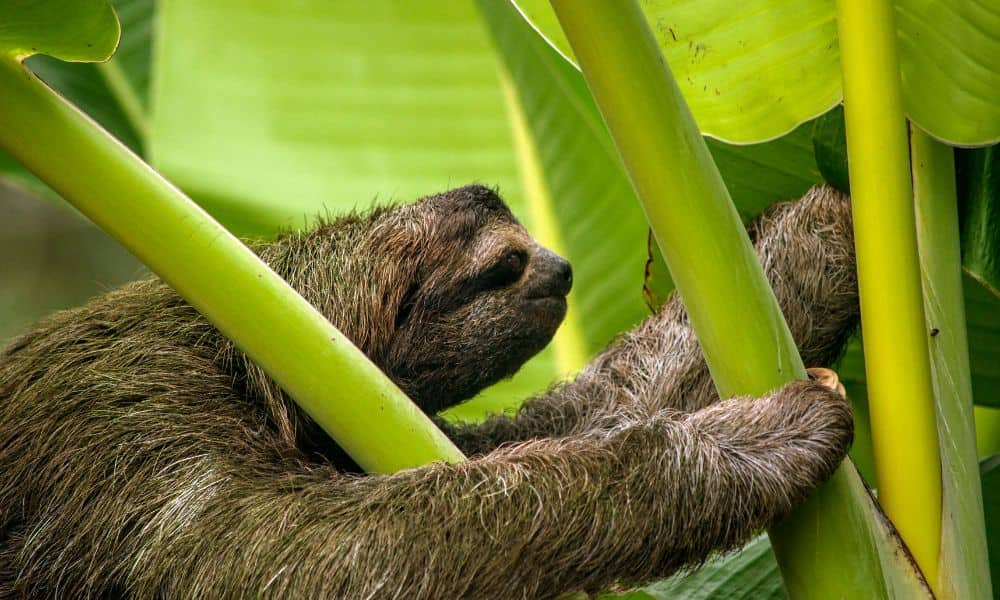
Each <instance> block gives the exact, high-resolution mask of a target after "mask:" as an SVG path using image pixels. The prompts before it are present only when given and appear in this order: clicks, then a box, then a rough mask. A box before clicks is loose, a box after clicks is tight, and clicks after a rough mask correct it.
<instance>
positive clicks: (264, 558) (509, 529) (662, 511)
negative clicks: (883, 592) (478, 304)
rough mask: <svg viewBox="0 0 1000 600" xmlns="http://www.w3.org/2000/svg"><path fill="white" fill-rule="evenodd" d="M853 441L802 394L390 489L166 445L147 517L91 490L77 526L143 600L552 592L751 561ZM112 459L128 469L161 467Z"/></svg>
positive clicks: (600, 429) (660, 421)
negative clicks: (736, 557) (748, 546)
mask: <svg viewBox="0 0 1000 600" xmlns="http://www.w3.org/2000/svg"><path fill="white" fill-rule="evenodd" d="M234 417H235V415H234ZM201 420H202V419H200V418H199V419H196V421H201ZM169 421H170V422H171V426H172V427H174V428H175V431H177V429H176V428H178V427H184V425H183V424H180V423H178V422H177V415H173V416H171V417H170V419H169ZM225 421H227V422H228V420H225ZM237 421H238V419H235V418H234V419H233V420H232V422H233V423H234V424H235V423H236V422H237ZM219 424H220V426H222V424H223V420H221V419H220V423H219ZM191 427H192V435H197V436H198V438H199V439H203V438H204V434H203V433H201V434H197V433H195V431H194V428H196V427H200V424H199V423H197V422H192V424H191ZM851 435H852V433H851V416H850V408H849V407H848V405H847V404H846V402H844V401H843V399H842V398H840V397H839V396H838V395H837V394H835V393H833V392H831V391H830V390H828V389H827V388H824V387H823V386H821V385H819V384H817V383H814V382H807V381H806V382H795V383H792V384H789V385H788V386H786V387H784V388H782V389H781V390H779V391H777V392H775V393H773V394H771V395H769V396H767V397H765V398H763V399H759V400H757V399H749V398H737V399H731V400H727V401H725V402H720V403H717V404H715V405H713V406H711V407H707V408H705V409H703V410H700V411H697V412H694V413H690V414H687V415H683V416H681V417H680V418H678V416H677V415H676V414H667V413H662V414H654V415H652V416H651V417H649V416H646V415H640V416H639V417H637V418H634V419H632V418H629V417H628V416H625V417H622V416H621V415H619V416H618V417H617V418H616V419H614V420H609V421H608V422H606V423H603V424H601V423H598V424H596V426H595V427H594V428H592V429H591V430H590V431H588V432H586V433H583V434H577V435H570V436H566V437H564V438H561V439H544V440H532V441H528V442H523V443H521V444H516V445H511V446H508V447H505V448H502V449H499V450H497V451H495V452H493V453H490V454H489V455H485V456H481V457H478V458H476V459H473V460H470V461H468V462H466V463H461V464H452V465H448V464H444V463H436V464H433V465H430V466H427V467H422V468H416V469H410V470H406V471H403V472H400V473H397V474H394V475H388V476H369V477H355V476H347V475H344V474H340V473H337V472H336V471H334V470H332V469H330V468H328V467H326V466H323V465H315V464H306V463H304V462H298V461H297V459H294V458H291V459H285V460H277V459H275V457H274V455H273V454H272V451H271V450H268V449H267V447H266V445H264V444H259V443H253V444H248V445H240V446H239V447H235V446H234V447H232V448H216V447H210V448H205V447H201V448H197V449H192V448H187V449H185V450H184V451H183V452H181V453H177V452H174V451H172V450H171V449H170V448H160V449H159V454H158V463H159V465H160V467H161V470H160V471H159V472H158V473H157V476H158V477H159V478H160V479H161V480H162V481H164V482H166V483H167V484H168V485H165V486H164V487H163V488H162V490H161V492H160V494H158V495H156V496H155V497H153V498H151V499H149V498H147V499H146V500H147V503H146V504H143V505H141V507H139V508H141V510H136V511H135V512H134V513H133V512H132V509H131V508H130V506H131V505H130V504H129V501H130V494H131V493H134V491H135V490H133V491H130V490H132V488H130V486H128V485H125V486H115V485H107V486H96V487H95V488H94V489H93V492H92V493H93V494H94V496H96V497H94V498H92V503H91V504H90V508H82V509H81V512H80V513H79V514H77V515H74V516H66V518H69V519H73V518H78V519H81V520H82V522H83V523H86V524H88V525H89V527H88V529H92V528H94V527H97V528H98V529H97V530H98V531H100V533H101V537H102V542H103V543H104V544H113V543H120V544H125V545H127V548H122V549H117V550H118V551H115V549H111V548H103V549H104V550H111V553H110V554H108V555H106V556H116V557H125V560H126V561H128V564H122V565H117V566H116V567H117V568H116V569H115V571H114V573H116V574H119V575H121V576H122V577H123V580H124V581H122V582H121V583H120V584H119V585H120V586H121V588H120V589H122V590H124V591H127V592H129V593H131V594H134V595H137V596H140V597H146V596H149V597H152V596H160V595H162V596H167V597H220V598H228V597H261V596H267V597H270V596H274V597H331V598H363V597H365V598H367V597H386V598H388V597H405V598H410V597H414V598H431V597H433V598H459V597H463V598H465V597H468V598H508V597H527V598H536V597H538V598H541V597H553V596H556V595H558V594H559V593H561V592H566V591H569V590H574V589H587V590H595V589H599V588H601V587H603V586H607V585H609V584H611V583H613V582H615V581H627V582H638V581H644V580H648V579H650V578H653V577H663V576H666V575H667V574H669V573H671V572H673V571H676V570H677V569H678V568H680V567H681V566H683V565H685V564H691V563H698V562H700V561H703V560H704V559H705V558H706V557H707V556H708V554H709V553H710V552H711V551H712V550H715V549H729V548H735V547H738V546H739V545H740V544H742V543H744V542H745V541H746V540H747V539H749V537H750V536H752V535H753V534H754V533H756V532H757V531H759V530H760V529H761V528H763V527H765V526H766V525H768V524H769V523H770V522H771V521H773V520H774V519H776V518H779V517H781V516H782V515H784V514H786V513H787V512H788V511H789V510H790V509H791V508H792V507H793V506H794V505H795V504H796V503H798V502H800V501H801V500H802V499H803V498H804V497H805V496H806V495H807V494H808V493H809V491H810V490H812V489H813V488H814V487H815V486H817V485H818V484H819V483H821V482H822V481H823V480H825V479H826V478H827V477H829V476H830V474H831V473H832V472H833V470H834V469H835V468H836V466H837V465H838V463H839V462H840V461H841V460H842V458H843V456H844V453H845V451H846V448H847V446H848V444H849V443H850V439H851ZM215 437H216V438H217V439H228V440H234V439H236V438H238V437H240V433H239V432H238V431H235V430H234V431H233V432H230V433H229V434H228V435H226V434H224V435H222V436H215ZM118 452H120V456H119V457H118V458H117V459H116V462H117V463H118V464H120V465H121V468H127V465H128V464H129V463H130V461H132V460H135V461H136V464H145V463H148V462H149V461H148V458H149V457H148V455H140V454H138V453H137V452H135V451H133V450H132V449H130V448H129V447H127V446H126V447H123V448H121V449H120V450H119V451H118ZM133 452H135V453H134V454H133ZM137 489H140V490H141V489H142V488H141V486H140V487H139V488H137ZM140 500H141V499H140ZM108 507H117V508H118V510H107V508H108ZM126 524H127V525H126ZM124 527H128V528H127V529H124ZM119 529H120V530H121V532H122V533H123V535H121V536H116V535H114V534H115V532H118V531H119ZM116 540H117V542H116ZM123 550H124V551H123ZM90 551H92V552H98V551H99V550H98V549H96V548H90ZM66 558H67V559H73V558H74V557H72V556H69V557H66ZM87 561H88V558H87V557H86V556H82V557H76V560H75V561H74V562H75V564H83V565H86V564H87ZM100 563H101V559H97V564H100ZM91 564H93V563H91ZM83 573H84V574H85V576H86V577H90V578H96V577H100V575H99V574H98V573H95V572H94V571H92V570H84V571H83ZM93 582H94V579H91V583H93ZM98 590H100V587H99V586H95V587H94V588H92V590H91V591H98Z"/></svg>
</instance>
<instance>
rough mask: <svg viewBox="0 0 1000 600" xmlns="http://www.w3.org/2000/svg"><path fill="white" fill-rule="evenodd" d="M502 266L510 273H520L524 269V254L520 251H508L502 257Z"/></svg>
mask: <svg viewBox="0 0 1000 600" xmlns="http://www.w3.org/2000/svg"><path fill="white" fill-rule="evenodd" d="M503 267H504V269H506V270H507V271H509V272H511V273H516V274H518V275H520V274H521V271H524V255H523V254H521V253H520V252H508V253H507V255H506V256H504V257H503Z"/></svg>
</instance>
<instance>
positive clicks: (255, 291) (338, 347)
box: [0, 49, 464, 473]
mask: <svg viewBox="0 0 1000 600" xmlns="http://www.w3.org/2000/svg"><path fill="white" fill-rule="evenodd" d="M0 50H2V49H0ZM0 148H2V149H4V150H5V151H7V152H8V153H9V154H11V155H12V156H13V157H14V158H16V159H17V160H18V161H20V162H21V163H22V164H23V165H25V166H26V167H27V168H28V169H30V170H31V171H32V172H33V173H34V174H35V175H37V176H38V177H39V179H41V180H42V181H44V182H45V183H47V184H48V185H49V186H50V187H51V188H52V189H53V190H55V191H56V192H58V193H59V194H60V195H61V196H62V197H63V198H65V199H66V200H68V201H69V202H70V203H72V204H73V205H74V206H76V207H77V208H78V209H79V210H80V211H81V212H82V213H84V214H85V215H87V216H88V217H89V218H90V219H91V220H93V221H94V222H95V223H96V224H97V225H98V226H100V227H101V228H102V229H104V230H105V231H107V232H108V233H109V234H111V235H112V236H113V237H114V238H116V239H117V240H118V241H120V242H121V243H122V244H123V245H124V246H125V247H127V248H128V249H129V250H130V251H132V253H133V254H135V255H136V256H137V257H138V258H139V259H140V260H142V261H143V262H144V263H146V265H148V266H149V268H150V269H152V270H153V271H154V272H155V273H157V274H158V275H160V277H162V278H163V279H164V280H165V281H167V282H168V283H169V284H170V285H171V286H172V287H173V288H174V289H176V290H177V292H178V293H179V294H180V295H181V296H183V297H184V298H185V299H186V300H187V301H188V302H190V303H191V304H192V305H193V306H194V307H195V308H197V309H198V311H199V312H201V313H202V314H203V315H204V316H205V317H206V318H207V319H208V320H209V321H211V322H212V323H213V324H214V325H215V326H216V327H218V328H219V330H220V331H222V332H223V333H224V334H225V335H226V336H228V337H229V338H230V339H232V340H233V341H234V342H236V343H237V344H238V345H239V346H240V347H241V348H242V349H243V350H244V351H245V352H247V354H249V355H250V356H251V357H252V358H253V359H254V361H256V362H257V363H258V364H259V365H261V367H263V368H264V369H265V370H266V371H267V372H268V374H269V375H271V376H272V377H273V378H274V379H275V380H276V381H277V382H278V383H279V384H280V385H281V386H282V388H284V389H285V390H286V391H287V392H288V393H289V394H291V396H292V397H293V398H294V399H295V401H296V402H297V403H298V404H299V405H300V406H301V407H302V408H303V409H304V410H305V411H306V412H307V413H309V415H310V416H312V417H313V419H315V420H316V422H317V423H318V424H319V425H320V426H321V427H323V429H324V430H326V432H327V433H329V434H330V435H331V436H332V437H333V438H334V439H335V440H336V441H337V442H338V443H339V444H340V445H341V446H342V447H343V448H344V449H345V450H346V451H347V452H348V453H349V454H350V455H351V456H352V457H353V458H354V460H355V461H357V463H358V464H359V465H361V466H362V467H363V468H365V470H367V471H370V472H377V473H389V472H393V471H398V470H400V469H404V468H407V467H413V466H417V465H422V464H425V463H428V462H431V461H434V460H448V461H459V460H462V459H463V458H464V457H463V456H462V454H461V452H460V451H459V450H458V448H456V447H455V446H454V444H452V443H451V441H450V440H449V439H448V438H447V437H446V436H445V435H444V434H443V433H441V431H440V430H438V429H437V427H435V426H434V424H433V423H432V422H431V421H430V419H428V418H427V416H426V415H424V414H423V412H421V411H420V409H419V408H417V407H416V405H414V404H413V403H412V402H411V401H410V400H409V399H408V398H407V397H406V396H405V395H404V394H403V392H402V391H400V389H399V388H398V387H396V386H395V384H393V383H392V381H390V380H389V378H388V377H386V376H385V374H383V373H382V372H381V371H380V370H379V369H378V367H376V366H375V365H374V364H373V363H372V362H371V361H369V360H368V359H367V357H365V355H364V354H362V353H361V351H360V350H358V349H357V348H356V347H355V346H354V345H353V344H352V343H351V342H350V340H348V339H347V338H345V337H344V336H343V334H341V333H340V332H339V331H337V329H336V328H334V326H333V325H331V324H330V323H329V322H328V321H327V320H326V319H325V318H324V317H323V316H322V315H321V314H320V313H319V312H318V311H317V310H316V309H315V308H313V307H312V305H310V304H309V303H308V302H307V301H306V300H305V299H303V298H302V297H301V296H300V295H299V294H297V293H296V292H295V290H293V289H292V288H291V287H289V286H288V284H287V283H285V282H284V281H283V280H282V279H281V278H280V277H278V276H277V275H276V274H275V273H274V272H273V271H272V270H271V269H270V268H268V266H267V265H265V264H264V263H263V262H261V260H260V259H259V258H257V256H256V255H254V254H253V252H251V251H250V250H249V249H247V247H246V246H244V245H243V244H242V243H240V241H239V240H238V239H236V238H235V237H233V235H232V234H231V233H229V232H228V231H227V230H226V229H224V228H223V227H222V226H221V225H219V224H218V223H217V222H216V221H215V220H214V219H212V218H211V217H210V216H209V215H208V214H207V213H206V212H205V211H203V210H202V209H201V208H200V207H199V206H198V205H197V204H195V203H194V202H192V201H191V200H190V199H189V198H187V197H186V196H185V195H184V194H182V193H181V192H180V191H179V190H177V188H175V187H173V186H172V185H171V184H170V183H168V182H167V181H166V180H165V179H163V178H162V177H161V176H160V175H159V174H157V173H156V172H155V171H153V169H151V168H150V167H149V166H148V165H146V164H145V163H144V162H142V160H140V159H139V158H138V157H137V156H135V155H134V154H132V152H130V151H129V150H128V149H127V148H126V147H125V146H123V145H122V144H120V143H119V142H118V141H117V140H115V139H114V138H113V137H111V136H110V135H109V134H108V133H107V132H105V131H104V130H103V129H101V128H100V127H99V126H98V125H97V124H96V123H94V122H93V121H92V120H90V118H88V117H87V116H86V115H84V114H83V113H81V112H80V111H78V110H77V109H76V108H75V107H73V106H71V105H70V104H69V103H67V102H66V101H65V100H63V99H62V98H61V97H59V96H58V95H57V94H55V93H54V92H53V91H52V90H50V89H49V88H47V87H46V86H45V85H44V84H43V83H42V82H41V81H39V80H38V79H37V78H36V77H35V76H34V75H32V74H31V73H29V72H28V71H27V70H25V69H24V68H23V66H22V65H21V64H20V63H19V62H18V61H17V60H16V59H15V58H13V57H11V56H2V55H0Z"/></svg>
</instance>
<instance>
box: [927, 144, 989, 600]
mask: <svg viewBox="0 0 1000 600" xmlns="http://www.w3.org/2000/svg"><path fill="white" fill-rule="evenodd" d="M910 155H911V164H912V167H913V199H914V205H915V206H916V221H917V242H918V246H919V250H920V266H921V275H922V283H923V292H924V294H923V295H924V309H925V312H926V315H927V332H928V334H927V335H928V337H929V338H930V340H929V345H930V357H931V368H932V375H933V377H934V397H935V399H936V404H937V428H938V434H939V437H940V441H941V450H940V452H941V465H942V467H943V470H942V473H943V475H944V477H943V481H942V510H941V530H942V531H941V534H942V535H941V559H940V562H939V569H938V573H939V576H938V586H937V587H938V597H939V598H942V599H945V598H954V599H956V600H957V599H960V598H961V599H968V600H977V599H985V598H992V597H993V596H992V592H991V582H990V565H989V561H988V555H987V550H986V535H985V529H986V525H985V522H984V519H983V498H982V486H981V485H980V481H979V460H978V457H977V455H976V429H975V422H974V419H973V410H972V375H971V373H970V369H969V342H968V339H967V334H966V330H965V300H964V298H963V294H962V252H961V242H960V240H959V230H958V198H957V196H956V188H955V159H954V154H953V152H952V149H951V148H950V147H949V146H946V145H944V144H941V143H939V142H936V141H935V140H933V139H931V137H930V136H928V135H927V134H926V133H924V132H923V131H921V130H920V129H919V128H918V127H914V126H912V125H911V126H910Z"/></svg>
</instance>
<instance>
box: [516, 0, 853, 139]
mask: <svg viewBox="0 0 1000 600" xmlns="http://www.w3.org/2000/svg"><path fill="white" fill-rule="evenodd" d="M516 1H517V5H518V6H519V7H520V8H521V9H522V10H523V11H524V13H525V14H526V15H527V16H528V17H529V18H530V19H531V21H532V22H533V23H534V24H535V25H536V26H537V27H538V28H539V29H540V30H541V31H542V32H543V33H544V34H545V35H546V36H547V37H548V38H549V39H550V40H552V41H553V42H554V43H555V44H556V46H557V47H558V48H559V50H560V51H561V52H563V53H564V54H565V55H566V56H572V52H571V50H570V48H569V45H568V43H566V41H565V37H564V36H563V33H562V30H561V29H560V28H559V24H558V22H557V21H556V18H555V15H554V14H553V13H552V10H551V8H550V7H549V4H548V0H516ZM641 5H642V9H643V12H644V13H645V14H646V18H647V19H648V20H649V23H650V25H651V26H652V30H653V33H654V35H655V36H656V40H657V42H659V44H660V49H661V50H662V51H663V54H664V56H665V58H666V59H667V63H668V64H669V65H670V68H671V70H672V71H673V72H674V77H675V78H676V79H677V83H678V85H680V87H681V92H682V93H683V94H684V98H685V100H687V103H688V106H690V108H691V112H692V113H694V117H695V120H696V121H697V122H698V125H699V127H700V128H701V130H702V131H703V132H704V133H706V134H708V135H712V136H715V137H718V138H721V139H724V140H728V141H732V142H740V143H746V142H757V141H762V140H767V139H770V138H774V137H777V136H780V135H782V134H784V133H787V132H789V131H791V130H792V129H794V128H795V127H796V126H797V125H799V124H800V123H803V122H804V121H807V120H809V119H811V118H813V117H815V116H817V115H819V114H821V113H823V112H825V111H827V110H828V109H829V108H830V107H831V106H833V105H834V104H836V103H837V102H838V101H839V100H840V97H841V92H840V65H839V63H838V50H837V44H836V36H837V23H836V21H835V19H834V13H833V10H832V3H827V2H816V1H815V0H792V1H782V2H776V1H773V0H750V1H747V2H735V3H734V2H730V1H728V0H710V1H708V2H706V1H703V0H683V1H671V0H646V1H644V2H642V3H641ZM831 41H833V43H831Z"/></svg>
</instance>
